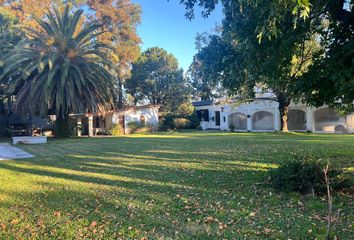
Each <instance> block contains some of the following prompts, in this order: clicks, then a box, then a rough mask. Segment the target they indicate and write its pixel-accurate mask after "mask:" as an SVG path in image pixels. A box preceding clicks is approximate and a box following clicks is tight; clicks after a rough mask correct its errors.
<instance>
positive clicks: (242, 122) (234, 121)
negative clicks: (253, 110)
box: [229, 112, 247, 131]
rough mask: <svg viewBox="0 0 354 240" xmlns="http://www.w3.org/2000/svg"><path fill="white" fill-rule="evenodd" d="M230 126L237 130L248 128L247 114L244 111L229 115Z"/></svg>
mask: <svg viewBox="0 0 354 240" xmlns="http://www.w3.org/2000/svg"><path fill="white" fill-rule="evenodd" d="M229 127H230V129H235V130H244V131H246V130H247V116H246V115H245V114H243V113H239V112H238V113H232V114H230V115H229Z"/></svg>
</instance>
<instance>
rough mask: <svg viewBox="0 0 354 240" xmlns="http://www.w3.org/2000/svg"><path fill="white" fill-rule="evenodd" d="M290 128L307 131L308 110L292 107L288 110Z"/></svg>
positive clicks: (291, 129)
mask: <svg viewBox="0 0 354 240" xmlns="http://www.w3.org/2000/svg"><path fill="white" fill-rule="evenodd" d="M288 129H289V130H290V131H305V130H306V112H304V111H302V110H299V109H290V110H289V112H288Z"/></svg>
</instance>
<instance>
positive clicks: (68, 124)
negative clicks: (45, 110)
mask: <svg viewBox="0 0 354 240" xmlns="http://www.w3.org/2000/svg"><path fill="white" fill-rule="evenodd" d="M53 131H54V135H55V137H57V138H68V137H72V136H75V135H76V131H77V126H76V122H75V119H71V118H69V117H67V118H60V117H59V118H57V119H56V121H55V122H54V125H53Z"/></svg>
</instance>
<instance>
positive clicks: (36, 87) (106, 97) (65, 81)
mask: <svg viewBox="0 0 354 240" xmlns="http://www.w3.org/2000/svg"><path fill="white" fill-rule="evenodd" d="M71 12H72V11H71V10H70V9H69V7H66V8H65V10H64V11H63V12H62V13H60V12H59V11H58V10H56V9H54V11H53V12H52V11H49V12H48V13H47V14H46V17H45V18H44V20H41V19H37V18H35V20H36V21H37V23H38V24H39V26H40V27H41V29H40V31H37V30H35V29H29V28H26V30H25V32H26V35H27V38H26V39H25V40H23V41H22V42H21V43H20V44H19V45H18V46H17V47H16V48H15V49H14V50H12V51H10V53H9V54H8V55H7V57H6V59H5V66H4V71H3V74H2V76H0V85H1V84H3V85H5V86H7V94H8V95H9V96H10V95H12V96H13V95H15V99H16V105H15V107H16V109H17V111H21V112H24V113H30V114H41V115H47V114H48V112H49V111H50V112H53V113H55V115H56V116H57V119H58V121H63V122H68V119H69V114H71V113H88V112H91V113H94V112H99V111H104V110H107V109H109V110H110V109H112V108H113V106H114V104H113V102H114V101H113V95H114V94H113V92H114V81H113V78H112V76H111V74H110V72H109V70H108V68H109V66H111V62H110V61H109V58H108V53H112V51H113V49H112V48H111V47H110V46H109V45H106V44H104V43H101V42H99V41H98V40H97V36H99V35H100V34H101V33H102V32H100V31H99V30H100V29H101V25H100V24H99V23H98V22H91V23H88V24H84V25H83V26H82V27H80V18H81V16H82V13H83V11H82V10H78V11H75V12H73V13H71Z"/></svg>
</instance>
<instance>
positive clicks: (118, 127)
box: [109, 124, 124, 136]
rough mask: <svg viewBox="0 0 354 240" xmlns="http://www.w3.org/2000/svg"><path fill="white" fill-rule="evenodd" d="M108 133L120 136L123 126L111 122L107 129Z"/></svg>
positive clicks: (122, 132)
mask: <svg viewBox="0 0 354 240" xmlns="http://www.w3.org/2000/svg"><path fill="white" fill-rule="evenodd" d="M109 132H110V134H112V135H113V136H120V135H123V134H124V128H123V126H122V125H120V124H113V125H112V127H111V128H110V130H109Z"/></svg>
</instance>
